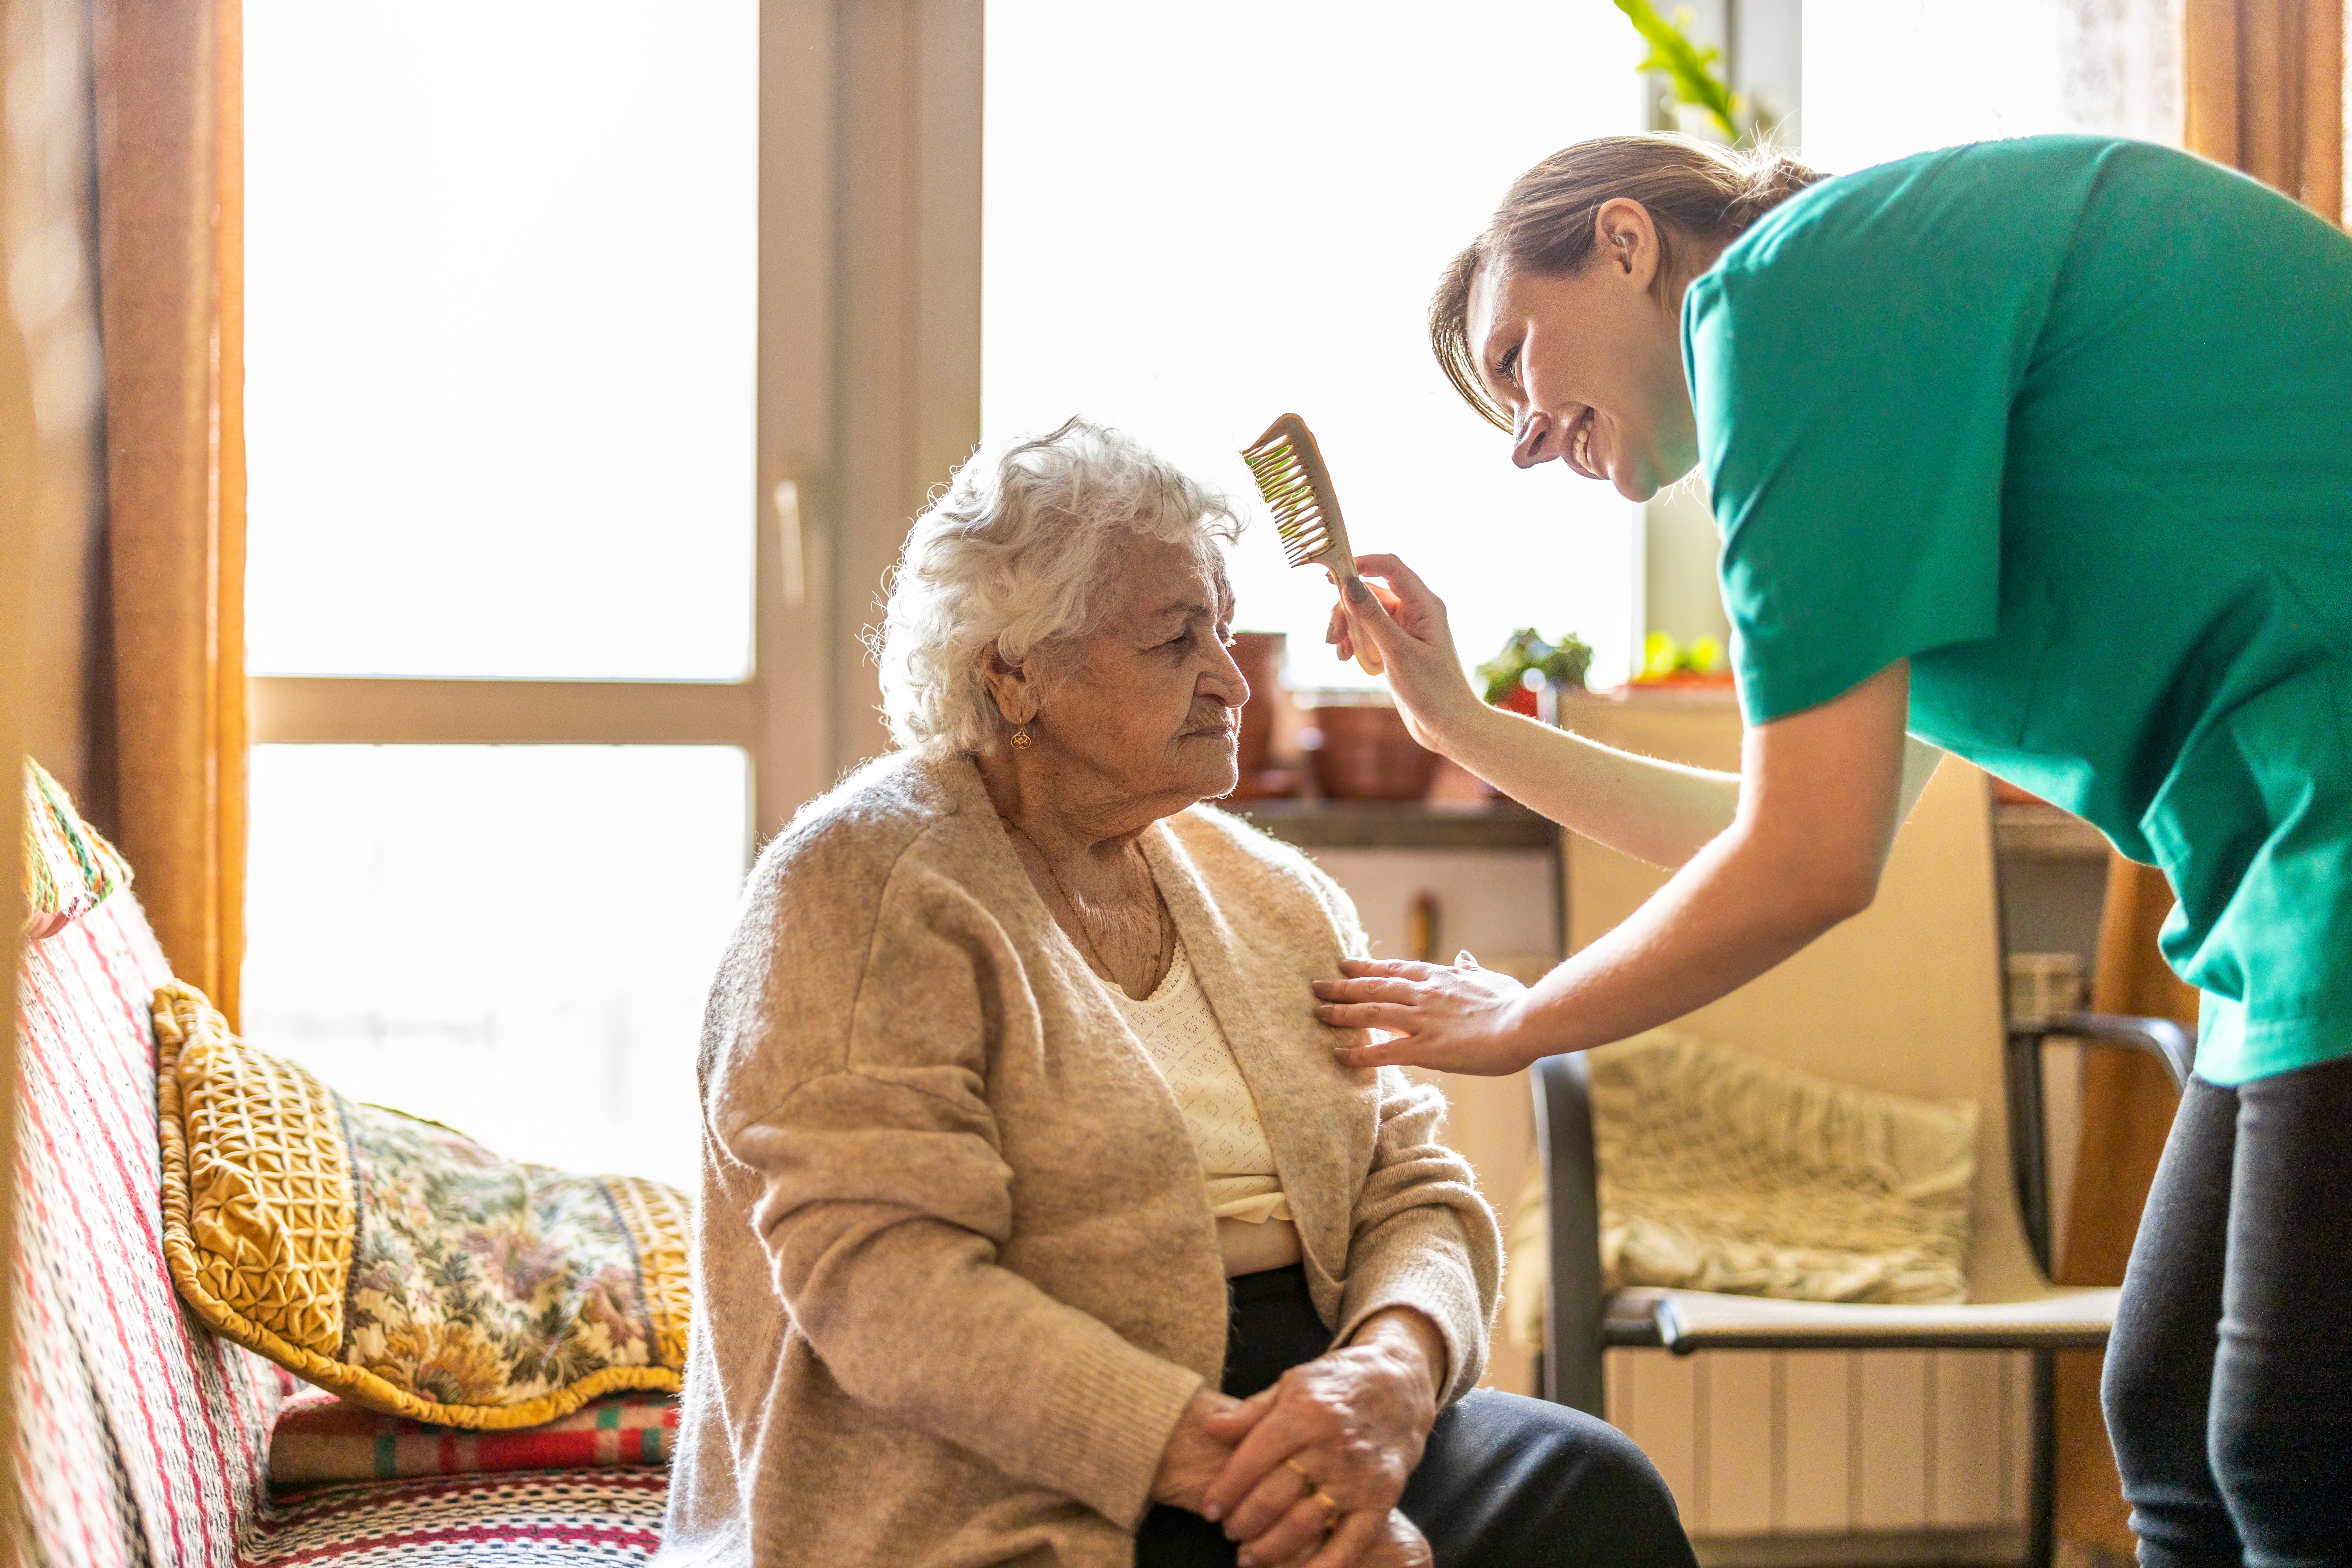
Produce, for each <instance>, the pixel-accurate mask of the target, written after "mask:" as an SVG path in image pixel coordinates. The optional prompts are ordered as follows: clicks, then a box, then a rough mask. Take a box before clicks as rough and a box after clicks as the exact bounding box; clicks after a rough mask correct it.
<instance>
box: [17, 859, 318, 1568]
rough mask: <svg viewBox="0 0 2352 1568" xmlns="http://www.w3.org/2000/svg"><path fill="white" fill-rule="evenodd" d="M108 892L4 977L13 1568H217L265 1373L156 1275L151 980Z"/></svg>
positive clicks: (149, 941) (260, 1443)
mask: <svg viewBox="0 0 2352 1568" xmlns="http://www.w3.org/2000/svg"><path fill="white" fill-rule="evenodd" d="M170 975H171V970H170V967H169V965H167V964H166V963H164V962H163V953H162V952H158V951H157V949H156V946H155V939H154V937H153V936H152V934H151V933H150V932H149V931H148V929H147V922H146V920H145V918H144V917H143V916H142V914H141V912H140V910H139V903H138V900H137V899H136V898H135V897H134V896H132V895H131V894H130V893H128V892H118V893H116V894H115V895H114V896H113V897H111V898H110V899H108V900H105V901H104V902H103V903H101V904H99V905H98V906H97V907H96V908H95V909H93V910H90V911H89V912H88V913H86V914H84V915H83V916H82V917H81V918H79V919H78V920H76V921H73V922H72V923H71V924H69V925H68V926H66V927H65V928H64V929H63V930H62V931H59V932H58V934H56V935H55V936H52V937H51V938H50V939H49V940H47V941H46V942H37V943H34V944H33V945H32V946H31V947H30V948H28V949H27V951H26V953H25V955H24V963H23V968H22V970H21V971H20V972H19V974H18V989H17V995H18V1002H19V1007H18V1019H19V1026H20V1032H19V1061H18V1067H19V1076H18V1086H17V1096H18V1098H17V1108H18V1122H17V1144H16V1162H17V1163H16V1194H17V1210H16V1214H17V1225H18V1231H17V1239H18V1249H17V1258H16V1287H17V1298H16V1304H17V1315H16V1327H17V1341H16V1368H15V1373H16V1395H17V1404H16V1420H17V1428H16V1439H17V1447H16V1455H15V1456H14V1458H15V1463H16V1474H17V1479H18V1484H19V1495H20V1496H21V1497H23V1499H24V1500H25V1512H26V1526H27V1529H28V1531H29V1533H30V1534H31V1537H32V1544H31V1547H30V1549H29V1550H28V1552H27V1553H26V1561H28V1562H35V1561H37V1562H43V1563H74V1564H76V1565H77V1568H81V1565H88V1568H113V1565H115V1564H129V1563H173V1564H179V1565H183V1568H232V1564H234V1563H235V1562H236V1545H237V1537H238V1533H239V1531H240V1529H241V1528H242V1526H243V1524H244V1522H245V1521H247V1519H248V1518H249V1517H250V1516H251V1515H252V1513H253V1510H254V1509H255V1508H256V1506H257V1500H258V1499H259V1497H260V1496H261V1494H262V1491H263V1486H262V1464H263V1458H264V1456H265V1454H266V1453H267V1451H268V1433H269V1426H270V1420H271V1417H272V1416H273V1415H274V1414H275V1413H276V1410H277V1405H278V1399H279V1396H280V1394H281V1393H282V1391H283V1384H281V1382H280V1374H279V1373H278V1370H277V1369H276V1368H275V1367H272V1366H269V1365H268V1364H267V1363H263V1362H262V1361H260V1360H259V1359H257V1358H256V1357H254V1356H251V1355H248V1354H247V1352H244V1351H242V1350H240V1349H238V1348H237V1347H236V1345H233V1344H230V1343H229V1342H226V1341H225V1340H220V1339H216V1338H215V1337H214V1336H213V1335H211V1334H209V1333H207V1332H205V1328H204V1325H203V1324H202V1323H200V1322H198V1321H196V1319H195V1316H194V1314H193V1313H192V1312H190V1311H189V1310H187V1309H186V1308H185V1307H184V1305H183V1304H182V1303H181V1300H180V1299H179V1296H178V1294H177V1293H176V1292H175V1291H174V1290H173V1288H172V1280H171V1277H170V1276H169V1275H168V1274H167V1273H166V1272H165V1271H164V1268H163V1238H162V1236H161V1234H160V1228H161V1227H160V1221H159V1215H160V1214H161V1212H162V1209H163V1191H162V1181H161V1173H160V1172H159V1170H158V1168H157V1163H156V1150H157V1141H156V1126H155V1074H154V1067H153V1056H152V1052H153V1049H154V1044H153V1040H152V1037H151V1035H150V1033H149V1024H148V1015H147V999H148V997H149V995H150V994H152V991H153V989H154V987H155V986H156V985H157V984H161V983H163V981H165V980H167V979H169V978H170Z"/></svg>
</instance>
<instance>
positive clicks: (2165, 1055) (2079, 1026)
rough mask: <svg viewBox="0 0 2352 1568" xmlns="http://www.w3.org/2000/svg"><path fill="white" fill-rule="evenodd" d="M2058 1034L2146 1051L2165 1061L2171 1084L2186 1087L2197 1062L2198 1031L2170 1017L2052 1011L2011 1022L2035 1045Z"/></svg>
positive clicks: (2013, 1034)
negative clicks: (2029, 1037)
mask: <svg viewBox="0 0 2352 1568" xmlns="http://www.w3.org/2000/svg"><path fill="white" fill-rule="evenodd" d="M2053 1035H2055V1036H2057V1037H2059V1038H2061V1039H2066V1040H2089V1041H2092V1042H2094V1043H2095V1044H2097V1045H2102V1046H2126V1047H2130V1048H2132V1049H2134V1050H2140V1051H2146V1052H2147V1053H2148V1055H2150V1056H2152V1057H2155V1058H2158V1060H2160V1061H2162V1062H2163V1063H2164V1067H2165V1070H2166V1071H2168V1072H2169V1073H2170V1074H2171V1075H2172V1087H2173V1088H2175V1089H2187V1088H2188V1087H2189V1073H2190V1072H2191V1071H2192V1070H2194V1069H2195V1068H2196V1066H2197V1035H2196V1031H2194V1030H2192V1029H2184V1028H2182V1027H2181V1026H2179V1025H2178V1024H2176V1023H2174V1022H2173V1021H2172V1020H2171V1019H2169V1018H2131V1017H2126V1016H2124V1015H2122V1014H2120V1013H2053V1014H2051V1015H2050V1016H2048V1017H2046V1018H2035V1019H2019V1020H2017V1021H2016V1022H2014V1023H2011V1025H2010V1026H2009V1037H2010V1039H2011V1041H2012V1042H2014V1041H2016V1040H2017V1039H2018V1038H2019V1037H2021V1036H2031V1037H2033V1039H2034V1043H2035V1048H2037V1049H2039V1048H2040V1045H2041V1042H2042V1041H2043V1040H2046V1039H2048V1038H2049V1037H2051V1036H2053Z"/></svg>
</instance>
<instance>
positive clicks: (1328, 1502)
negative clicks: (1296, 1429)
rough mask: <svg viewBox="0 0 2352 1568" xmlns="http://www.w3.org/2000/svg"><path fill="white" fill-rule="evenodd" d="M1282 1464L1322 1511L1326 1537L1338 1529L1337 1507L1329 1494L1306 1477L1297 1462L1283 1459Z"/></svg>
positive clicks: (1308, 1476)
mask: <svg viewBox="0 0 2352 1568" xmlns="http://www.w3.org/2000/svg"><path fill="white" fill-rule="evenodd" d="M1282 1462H1283V1463H1284V1464H1286V1465H1288V1466H1289V1467H1290V1468H1291V1471H1292V1473H1293V1474H1295V1475H1297V1478H1298V1479H1299V1482H1300V1484H1301V1485H1303V1486H1305V1487H1306V1489H1307V1496H1308V1497H1311V1498H1313V1499H1314V1500H1315V1502H1316V1506H1317V1507H1318V1508H1320V1509H1321V1510H1323V1533H1324V1534H1326V1535H1328V1534H1330V1533H1331V1532H1332V1531H1335V1530H1337V1529H1339V1504H1338V1503H1337V1502H1336V1501H1334V1500H1332V1497H1331V1494H1330V1493H1329V1492H1327V1491H1325V1490H1324V1489H1322V1488H1321V1487H1318V1486H1317V1485H1316V1484H1315V1478H1314V1477H1313V1476H1310V1475H1308V1474H1307V1467H1306V1466H1304V1465H1302V1464H1300V1463H1299V1462H1298V1461H1297V1460H1296V1459H1285V1460H1283V1461H1282Z"/></svg>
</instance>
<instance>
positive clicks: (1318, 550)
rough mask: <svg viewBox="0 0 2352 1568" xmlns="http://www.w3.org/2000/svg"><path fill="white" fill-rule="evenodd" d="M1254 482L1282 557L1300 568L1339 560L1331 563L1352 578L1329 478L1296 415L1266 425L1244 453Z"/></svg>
mask: <svg viewBox="0 0 2352 1568" xmlns="http://www.w3.org/2000/svg"><path fill="white" fill-rule="evenodd" d="M1242 461H1243V462H1244V463H1247V464H1248V465H1249V470H1250V477H1251V478H1252V479H1255V480H1256V481H1257V489H1258V494H1260V495H1262V496H1264V497H1265V504H1266V506H1267V507H1268V508H1269V509H1270V510H1272V511H1273V513H1274V531H1275V533H1276V536H1277V537H1279V538H1280V539H1281V541H1282V553H1283V558H1284V559H1285V560H1286V561H1287V562H1288V563H1290V564H1291V565H1293V566H1304V565H1306V564H1307V563H1308V562H1310V561H1314V560H1316V559H1318V557H1321V556H1324V555H1336V556H1337V557H1338V558H1339V559H1338V560H1337V561H1335V562H1334V563H1329V564H1334V565H1338V566H1340V567H1341V568H1342V570H1343V574H1352V573H1353V570H1354V565H1355V563H1354V561H1353V559H1352V557H1349V555H1348V543H1347V541H1348V534H1347V527H1346V525H1345V524H1344V523H1342V522H1341V521H1340V520H1339V500H1338V498H1337V497H1335V496H1334V495H1333V494H1332V493H1331V479H1330V476H1329V474H1328V472H1327V471H1326V470H1325V468H1324V467H1323V454H1322V453H1321V452H1320V451H1319V450H1318V448H1317V447H1316V445H1315V437H1314V434H1313V432H1311V431H1309V430H1308V429H1307V422H1306V421H1305V420H1303V419H1301V418H1299V417H1298V416H1297V415H1296V414H1286V415H1284V416H1282V417H1281V418H1279V419H1277V420H1276V421H1275V422H1274V423H1273V424H1272V425H1270V426H1267V427H1266V431H1265V434H1264V435H1263V436H1260V437H1258V438H1257V439H1256V440H1255V441H1254V442H1252V443H1251V444H1250V445H1249V446H1247V447H1244V448H1243V449H1242Z"/></svg>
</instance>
